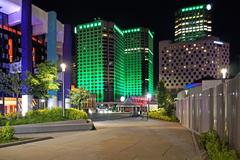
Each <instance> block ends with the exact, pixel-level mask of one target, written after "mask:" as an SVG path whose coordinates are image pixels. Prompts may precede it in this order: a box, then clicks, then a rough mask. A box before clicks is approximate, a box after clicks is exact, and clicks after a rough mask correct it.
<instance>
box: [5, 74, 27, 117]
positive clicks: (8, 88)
mask: <svg viewBox="0 0 240 160" xmlns="http://www.w3.org/2000/svg"><path fill="white" fill-rule="evenodd" d="M21 87H22V83H21V79H20V77H19V74H18V73H16V74H7V73H5V72H3V71H1V70H0V90H1V92H2V97H4V96H5V95H6V94H7V95H9V94H14V95H15V97H16V106H17V112H18V111H19V105H18V104H19V103H18V98H19V95H20V94H21Z"/></svg>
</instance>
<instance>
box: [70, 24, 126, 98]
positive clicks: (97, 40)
mask: <svg viewBox="0 0 240 160" xmlns="http://www.w3.org/2000/svg"><path fill="white" fill-rule="evenodd" d="M124 45H125V43H124V36H123V32H122V31H121V30H120V29H119V28H118V27H117V26H116V25H115V24H114V23H112V22H106V21H102V20H95V21H94V22H92V23H87V24H81V25H78V26H76V27H75V46H76V48H75V50H76V51H75V53H76V55H75V63H74V64H73V69H75V72H76V73H77V74H75V76H76V77H73V78H76V85H77V87H84V88H86V89H87V90H89V91H90V92H91V93H92V94H95V95H96V99H97V102H113V101H117V100H118V99H120V97H121V96H122V95H124V76H125V74H124V47H125V46H124ZM73 72H74V71H73Z"/></svg>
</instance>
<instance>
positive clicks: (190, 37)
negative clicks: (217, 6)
mask: <svg viewBox="0 0 240 160" xmlns="http://www.w3.org/2000/svg"><path fill="white" fill-rule="evenodd" d="M211 10H212V5H211V4H202V5H195V6H190V7H185V8H180V9H179V10H178V11H177V12H176V13H175V38H174V39H175V42H185V41H194V40H198V39H199V38H202V37H207V36H211V32H212V21H211Z"/></svg>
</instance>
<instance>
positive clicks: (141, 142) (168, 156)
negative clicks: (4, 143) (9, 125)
mask: <svg viewBox="0 0 240 160" xmlns="http://www.w3.org/2000/svg"><path fill="white" fill-rule="evenodd" d="M95 126H96V128H97V130H96V131H82V132H65V133H49V134H31V135H20V136H31V137H33V136H35V137H36V136H38V137H44V136H53V137H54V139H51V140H46V141H41V142H35V143H31V144H24V145H20V146H13V147H7V148H1V149H0V160H198V159H199V156H197V153H196V152H195V148H194V144H193V141H192V136H191V133H190V132H189V131H187V130H186V129H185V128H183V127H181V126H180V125H179V124H177V123H170V122H163V121H157V120H149V121H145V120H140V119H138V118H128V119H122V120H113V121H103V122H95Z"/></svg>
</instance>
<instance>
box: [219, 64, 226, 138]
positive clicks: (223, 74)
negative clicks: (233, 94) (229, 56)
mask: <svg viewBox="0 0 240 160" xmlns="http://www.w3.org/2000/svg"><path fill="white" fill-rule="evenodd" d="M227 72H228V70H227V68H223V69H221V73H222V85H223V86H222V87H223V88H222V98H223V109H222V113H223V116H224V118H223V122H224V128H223V135H222V136H228V128H227V105H226V99H225V98H226V96H227V94H225V91H226V90H225V79H226V78H227Z"/></svg>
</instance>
